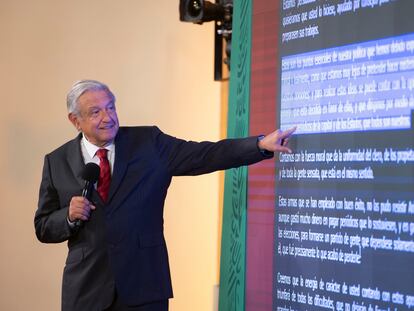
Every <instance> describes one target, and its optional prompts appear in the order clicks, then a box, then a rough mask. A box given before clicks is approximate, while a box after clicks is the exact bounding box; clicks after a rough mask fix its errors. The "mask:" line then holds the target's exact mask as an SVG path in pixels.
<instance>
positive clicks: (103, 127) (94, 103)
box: [69, 90, 119, 147]
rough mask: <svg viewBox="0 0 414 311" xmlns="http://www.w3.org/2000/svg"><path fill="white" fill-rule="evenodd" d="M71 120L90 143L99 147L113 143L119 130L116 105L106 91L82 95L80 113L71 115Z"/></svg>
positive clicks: (88, 92)
mask: <svg viewBox="0 0 414 311" xmlns="http://www.w3.org/2000/svg"><path fill="white" fill-rule="evenodd" d="M69 120H70V121H71V122H72V123H73V125H74V126H75V127H76V128H77V129H78V130H80V131H82V133H83V134H84V135H85V137H86V139H87V140H88V141H89V142H91V143H92V144H94V145H97V146H99V147H103V146H105V145H107V144H109V143H111V142H113V140H114V138H115V136H116V133H117V132H118V128H119V123H118V116H117V114H116V109H115V103H114V102H113V101H112V99H111V97H110V96H109V95H108V94H107V93H106V91H104V90H96V91H87V92H85V93H84V94H82V96H80V97H79V100H78V111H77V113H70V114H69Z"/></svg>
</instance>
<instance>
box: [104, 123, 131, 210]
mask: <svg viewBox="0 0 414 311" xmlns="http://www.w3.org/2000/svg"><path fill="white" fill-rule="evenodd" d="M128 162H129V157H128V152H127V142H126V137H125V135H122V129H120V130H119V132H118V135H117V136H116V139H115V163H114V171H113V174H112V179H111V185H110V187H109V195H108V202H110V201H111V199H112V197H113V196H114V195H115V193H116V191H117V190H118V188H119V186H120V184H121V182H122V179H123V178H124V175H125V172H126V169H127V167H128Z"/></svg>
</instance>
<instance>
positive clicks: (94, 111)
mask: <svg viewBox="0 0 414 311" xmlns="http://www.w3.org/2000/svg"><path fill="white" fill-rule="evenodd" d="M97 115H99V109H95V110H92V111H91V116H92V117H94V116H97Z"/></svg>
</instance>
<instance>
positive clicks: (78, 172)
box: [67, 134, 85, 188]
mask: <svg viewBox="0 0 414 311" xmlns="http://www.w3.org/2000/svg"><path fill="white" fill-rule="evenodd" d="M81 137H82V134H79V135H78V136H77V137H76V138H75V139H73V140H72V141H71V146H70V147H69V148H68V150H69V151H68V153H67V161H68V163H69V166H70V168H71V170H72V173H73V176H75V178H76V180H77V182H78V183H79V185H80V186H81V187H82V188H83V186H84V184H85V181H84V180H83V179H82V170H83V168H84V166H85V163H84V160H83V157H82V151H81V148H80V140H81Z"/></svg>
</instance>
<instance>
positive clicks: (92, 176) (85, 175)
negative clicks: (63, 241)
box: [76, 162, 101, 226]
mask: <svg viewBox="0 0 414 311" xmlns="http://www.w3.org/2000/svg"><path fill="white" fill-rule="evenodd" d="M100 170H101V169H100V167H99V165H98V164H96V163H93V162H90V163H87V164H86V165H85V167H84V168H83V171H82V175H81V176H82V179H83V180H84V181H85V186H84V187H83V190H82V196H83V197H84V198H87V199H88V200H90V198H91V194H92V190H93V185H94V184H95V183H96V182H97V181H98V179H99V173H100ZM82 224H83V221H82V220H81V219H78V220H77V221H76V225H77V226H82Z"/></svg>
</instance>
